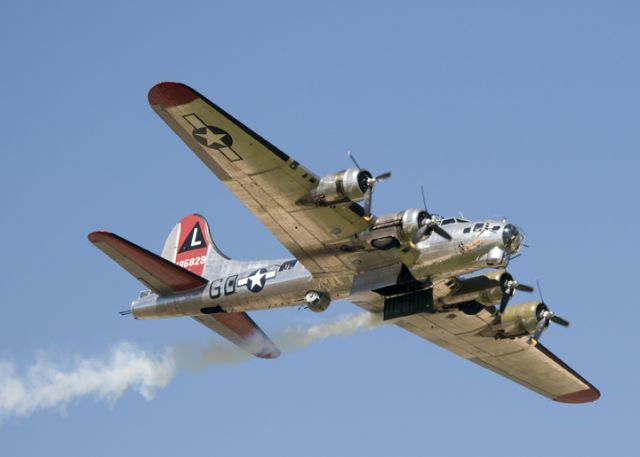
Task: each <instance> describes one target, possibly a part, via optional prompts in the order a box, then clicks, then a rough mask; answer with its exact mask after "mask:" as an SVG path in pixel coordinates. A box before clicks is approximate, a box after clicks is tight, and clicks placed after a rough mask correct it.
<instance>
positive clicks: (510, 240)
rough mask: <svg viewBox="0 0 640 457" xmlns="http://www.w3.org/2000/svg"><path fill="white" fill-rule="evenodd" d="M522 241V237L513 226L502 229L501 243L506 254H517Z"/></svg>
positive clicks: (508, 225)
mask: <svg viewBox="0 0 640 457" xmlns="http://www.w3.org/2000/svg"><path fill="white" fill-rule="evenodd" d="M523 240H524V235H523V234H522V233H521V232H520V230H519V229H518V227H516V226H515V225H513V224H507V225H505V226H504V228H503V229H502V243H503V244H504V249H505V251H507V253H509V254H514V253H516V252H518V249H520V245H521V244H522V241H523Z"/></svg>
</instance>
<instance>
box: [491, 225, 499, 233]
mask: <svg viewBox="0 0 640 457" xmlns="http://www.w3.org/2000/svg"><path fill="white" fill-rule="evenodd" d="M491 230H493V231H494V232H497V231H498V230H500V226H499V225H494V226H493V227H491Z"/></svg>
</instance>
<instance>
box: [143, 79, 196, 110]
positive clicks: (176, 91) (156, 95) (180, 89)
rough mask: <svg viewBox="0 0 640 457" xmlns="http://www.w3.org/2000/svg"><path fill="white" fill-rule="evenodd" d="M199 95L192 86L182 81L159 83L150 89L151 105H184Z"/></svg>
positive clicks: (167, 106)
mask: <svg viewBox="0 0 640 457" xmlns="http://www.w3.org/2000/svg"><path fill="white" fill-rule="evenodd" d="M198 97H199V95H198V94H197V93H196V92H195V91H194V90H193V89H191V88H190V87H188V86H185V85H184V84H181V83H174V82H163V83H158V84H156V85H155V86H153V87H152V88H151V90H150V91H149V95H148V99H149V104H150V105H151V106H154V105H160V106H162V107H163V108H171V107H172V106H179V105H184V104H186V103H189V102H192V101H194V100H195V99H196V98H198Z"/></svg>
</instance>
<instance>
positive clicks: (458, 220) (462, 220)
mask: <svg viewBox="0 0 640 457" xmlns="http://www.w3.org/2000/svg"><path fill="white" fill-rule="evenodd" d="M456 222H469V221H468V220H466V219H462V218H460V217H456Z"/></svg>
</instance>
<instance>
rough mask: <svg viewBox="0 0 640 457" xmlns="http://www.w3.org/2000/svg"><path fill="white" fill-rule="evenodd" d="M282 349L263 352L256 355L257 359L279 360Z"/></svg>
mask: <svg viewBox="0 0 640 457" xmlns="http://www.w3.org/2000/svg"><path fill="white" fill-rule="evenodd" d="M280 354H281V352H280V349H278V348H276V347H274V348H270V349H265V350H264V351H262V352H259V353H257V354H254V355H255V356H256V357H260V358H261V359H277V358H278V357H280Z"/></svg>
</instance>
